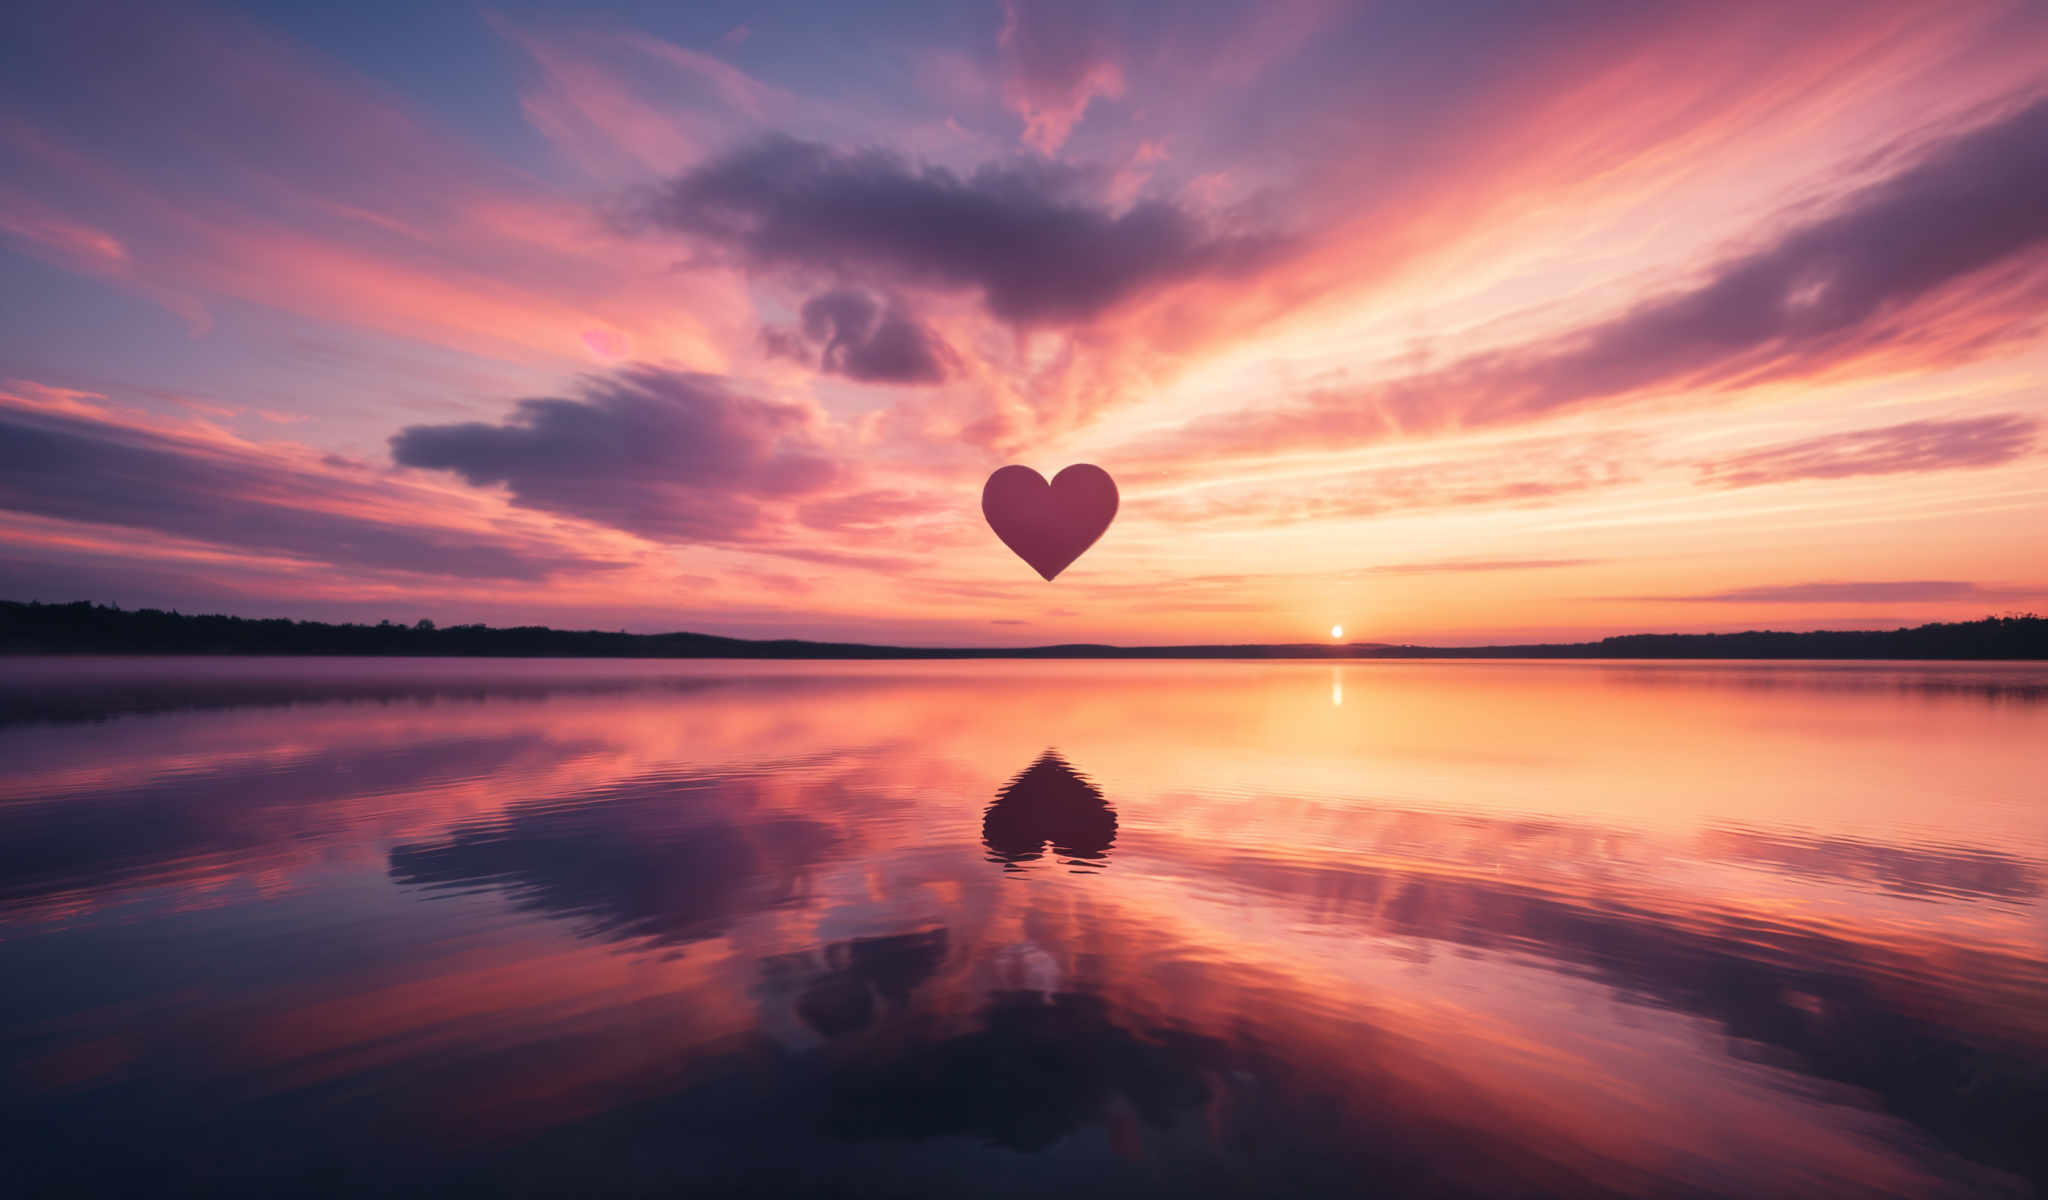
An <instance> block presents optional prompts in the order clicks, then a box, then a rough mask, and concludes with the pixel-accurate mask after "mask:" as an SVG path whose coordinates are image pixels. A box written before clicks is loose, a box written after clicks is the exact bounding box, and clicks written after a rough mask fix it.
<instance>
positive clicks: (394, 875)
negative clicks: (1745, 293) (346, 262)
mask: <svg viewBox="0 0 2048 1200" xmlns="http://www.w3.org/2000/svg"><path fill="white" fill-rule="evenodd" d="M2043 747H2048V669H2044V668H2042V667H2040V666H2036V665H1969V666H1960V665H1953V664H1888V663H1854V664H1849V663H1840V664H1830V663H1779V664H1741V663H1643V662H1633V663H1631V662H1616V663H1598V664H1592V663H1572V662H1513V663H1507V662H1484V661H1472V662H1365V663H1346V664H1343V665H1335V666H1333V665H1331V664H1329V663H1327V662H1281V663H1274V662H1259V663H1251V662H1194V663H1176V662H1106V663H1105V662H1095V663H1061V662H1005V663H975V662H950V663H901V662H898V663H850V664H817V663H794V662H789V663H697V662H676V661H665V662H634V661H625V662H599V663H593V662H563V661H469V660H465V661H455V660H261V659H245V660H237V659H205V660H132V659H131V660H117V659H93V660H85V659H80V660H24V659H15V660H8V661H6V662H5V664H4V671H0V980H4V981H5V984H4V986H0V1158H4V1159H5V1160H6V1161H7V1162H8V1163H10V1164H12V1165H11V1166H10V1172H11V1173H14V1174H15V1175H16V1176H17V1177H18V1178H20V1179H22V1180H24V1181H25V1183H26V1190H27V1194H32V1195H33V1194H60V1193H61V1194H70V1193H75V1192H77V1191H79V1190H82V1189H91V1188H98V1189H102V1190H106V1191H120V1192H143V1191H147V1192H149V1193H152V1194H160V1193H162V1192H165V1191H170V1192H179V1193H194V1192H204V1193H209V1194H223V1193H227V1194H249V1195H255V1194H266V1195H268V1194H278V1193H280V1192H284V1191H290V1192H295V1193H303V1192H309V1191H310V1192H323V1191H324V1192H335V1193H350V1194H355V1193H361V1192H365V1191H384V1192H398V1193H415V1192H416V1193H428V1192H432V1193H436V1194H450V1193H460V1192H463V1191H472V1190H473V1191H477V1192H503V1191H508V1190H509V1191H520V1192H536V1191H546V1192H564V1191H566V1192H576V1193H582V1194H632V1193H650V1192H673V1191H678V1190H682V1191H689V1190H693V1189H694V1190H695V1191H696V1192H698V1193H699V1194H702V1193H706V1192H710V1193H717V1192H723V1191H734V1192H737V1191H741V1190H745V1191H748V1192H750V1193H753V1194H778V1193H792V1194H795V1193H803V1194H812V1193H814V1192H816V1191H819V1190H826V1191H852V1192H862V1193H864V1194H876V1195H906V1194H907V1195H926V1194H928V1195H986V1194H1011V1193H1025V1192H1042V1191H1049V1190H1055V1189H1057V1190H1058V1191H1060V1192H1063V1193H1067V1194H1077V1195H1096V1194H1105V1195H1107V1194H1117V1195H1133V1194H1162V1195H1164V1194H1173V1195H1202V1194H1246V1193H1258V1194H1286V1193H1289V1192H1306V1191H1311V1190H1313V1191H1320V1192H1341V1193H1343V1194H1354V1193H1356V1192H1358V1191H1360V1190H1369V1191H1370V1190H1377V1191H1380V1192H1386V1193H1391V1194H1428V1195H1492V1194H1516V1195H1532V1194H1533V1195H1560V1196H1563V1195H1573V1196H1576V1195H1588V1194H1601V1193H1609V1194H1616V1195H1642V1194H1659V1195H1669V1194H1708V1195H1730V1196H1738V1195H1739V1196H1750V1195H1757V1194H1806V1195H1823V1194H1824V1195H1986V1194H1989V1195H2029V1194H2036V1193H2038V1192H2039V1191H2040V1190H2041V1189H2043V1188H2044V1187H2048V1150H2044V1149H2043V1147H2044V1146H2048V919H2044V914H2048V907H2044V900H2043V897H2044V889H2048V805H2044V804H2043V803H2042V795H2043V790H2042V785H2041V777H2042V766H2043Z"/></svg>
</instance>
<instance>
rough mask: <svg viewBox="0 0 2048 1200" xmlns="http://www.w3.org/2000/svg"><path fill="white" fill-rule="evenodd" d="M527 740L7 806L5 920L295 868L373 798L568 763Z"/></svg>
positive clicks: (186, 771)
mask: <svg viewBox="0 0 2048 1200" xmlns="http://www.w3.org/2000/svg"><path fill="white" fill-rule="evenodd" d="M579 749H581V747H578V746H571V745H552V744H539V745H537V744H535V743H534V742H533V740H532V739H530V738H526V737H523V736H516V735H514V736H501V737H477V736H472V737H456V738H445V739H437V740H424V739H422V740H420V741H416V742H412V743H407V744H402V745H396V746H374V747H359V746H350V747H345V748H339V749H332V750H325V749H323V750H317V751H313V752H301V753H299V754H296V755H294V756H292V757H289V758H283V759H282V760H281V761H279V760H270V761H266V760H264V759H260V758H258V759H255V760H254V761H251V760H250V759H248V758H223V759H222V760H220V761H214V762H204V763H200V762H191V761H185V762H179V761H176V760H173V761H170V762H168V763H166V764H165V766H164V769H163V771H162V773H161V774H159V775H157V776H155V777H153V778H145V779H142V780H139V781H136V782H134V783H132V784H129V785H128V786H118V787H105V786H102V785H100V784H99V783H98V781H97V780H90V779H89V780H87V781H86V782H85V783H84V784H83V785H82V786H81V785H78V784H74V785H73V786H71V787H69V788H66V789H62V790H55V791H51V792H49V793H45V794H43V795H38V796H35V797H33V798H32V799H30V800H27V801H10V802H7V803H0V911H4V910H7V909H12V908H15V907H17V906H23V905H33V904H35V903H38V902H41V901H47V900H51V899H53V898H60V897H65V896H75V895H78V894H88V893H89V894H94V895H95V896H96V898H98V899H107V898H109V894H110V893H115V892H119V891H123V890H127V889H132V888H139V887H145V886H153V885H158V884H163V883H168V882H176V881H179V880H182V879H190V878H203V877H206V876H208V875H214V874H218V875H227V874H232V873H235V872H250V871H254V870H257V869H260V868H263V867H268V866H276V865H281V864H284V863H289V862H292V861H294V860H295V859H297V858H301V857H305V856H308V855H310V854H311V853H313V849H312V848H313V847H316V846H319V845H321V844H323V843H334V842H338V841H341V840H343V839H344V838H346V837H347V836H348V835H349V834H350V832H351V825H352V824H353V823H354V822H355V821H356V820H358V819H360V814H358V813H357V812H355V811H354V809H352V807H351V804H352V802H355V801H360V800H363V799H365V798H368V797H375V796H379V795H383V794H389V793H404V792H406V791H408V790H412V789H422V788H426V787H429V786H432V785H434V784H437V783H440V782H443V781H445V780H448V779H451V778H457V777H460V776H463V775H466V774H490V773H495V772H500V771H507V770H510V769H513V768H515V767H520V766H528V765H530V764H532V763H534V762H536V761H538V762H552V761H556V760H559V759H562V758H566V757H569V756H570V755H572V754H574V753H576V752H577V751H578V750H579Z"/></svg>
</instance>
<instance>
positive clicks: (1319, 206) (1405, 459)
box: [0, 0, 2048, 645]
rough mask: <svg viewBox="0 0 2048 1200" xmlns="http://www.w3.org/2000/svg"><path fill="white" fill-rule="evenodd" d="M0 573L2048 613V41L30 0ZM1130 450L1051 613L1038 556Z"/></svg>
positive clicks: (712, 592) (301, 598)
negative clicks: (1020, 543)
mask: <svg viewBox="0 0 2048 1200" xmlns="http://www.w3.org/2000/svg"><path fill="white" fill-rule="evenodd" d="M0 314H4V320H0V598H4V599H15V600H28V599H40V600H46V601H49V600H76V599H90V600H97V601H102V602H109V603H119V604H121V605H123V606H124V607H140V606H157V607H176V608H179V609H182V610H185V611H225V612H233V613H238V614H243V615H250V616H290V617H301V618H319V619H349V620H363V619H367V620H372V621H374V620H377V619H380V618H391V619H394V620H403V621H407V622H410V621H413V620H416V619H418V618H421V617H427V618H431V619H433V620H435V621H437V622H439V623H442V624H451V623H460V622H468V621H487V622H490V623H492V624H517V623H547V624H552V625H557V626H573V627H598V628H607V629H612V628H626V629H633V630H639V631H657V630H673V629H691V630H701V631H705V632H712V633H723V634H732V635H738V636H783V635H788V636H801V637H833V638H850V639H861V640H874V641H891V642H901V643H912V644H954V645H958V644H1013V643H1039V642H1055V641H1072V640H1106V641H1119V642H1199V641H1314V640H1327V638H1328V637H1329V633H1330V628H1331V626H1333V625H1339V624H1341V625H1342V626H1343V628H1344V630H1345V632H1346V636H1347V637H1349V638H1352V639H1357V640H1361V641H1420V642H1438V643H1475V642H1490V641H1500V640H1567V639H1579V638H1588V637H1598V636H1603V635H1606V634H1611V633H1623V632H1635V631H1650V630H1657V631H1681V630H1682V631H1710V630H1728V629H1748V628H1759V627H1771V628H1846V627H1890V626H1895V625H1901V624H1916V623H1920V622H1924V621H1935V620H1950V619H1969V618H1975V617H1981V616H1985V615H1988V614H1992V613H2001V612H2013V611H2027V610H2035V611H2040V610H2044V609H2048V433H2044V431H2043V429H2042V426H2043V424H2044V422H2048V6H2044V5H2040V4H2024V3H2016V4H1972V3H1963V2H1956V3H1928V2H1927V0H1911V2H1908V3H1890V2H1887V0H1857V2H1856V3H1853V4H1850V3H1843V4H1832V3H1822V2H1811V3H1800V4H1792V5H1783V4H1745V3H1702V4H1697V5H1690V6H1681V5H1677V4H1639V3H1622V2H1617V3H1611V4H1608V3H1577V4H1550V5H1540V6H1539V5H1529V4H1515V3H1498V4H1476V3H1475V4H1443V3H1383V4H1370V5H1367V4H1354V3H1320V2H1307V3H1296V2H1291V0H1266V2H1260V3H1247V4H1242V5H1221V4H1189V3H1162V4H1149V5H1121V4H1115V5H1113V4H1098V3H1073V4H1068V3H1054V4H1047V3H1030V2H1026V0H1012V2H1010V3H990V4H986V5H982V4H973V3H964V4H956V3H940V4H929V5H917V4H893V5H887V6H882V5H847V4H834V3H813V4H808V5H797V4H781V3H747V4H737V3H734V4H726V3H690V4H653V3H647V4H640V3H623V2H621V3H610V4H579V5H576V6H574V8H573V10H572V9H571V8H570V7H569V6H566V5H562V6H552V5H537V4H530V3H524V2H520V0H512V2H509V3H499V4H489V5H470V4H453V3H451V4H431V5H415V4H411V3H362V4H354V5H345V6H344V5H317V6H316V5H300V4H296V3H292V4H276V5H257V4H251V5H244V6H238V7H230V6H220V7H206V6H200V5H186V4H177V5H138V6H134V7H111V8H105V7H100V6H96V5H92V4H61V5H60V4H21V5H11V6H7V7H6V9H5V11H4V13H0ZM1075 462H1092V463H1096V464H1099V465H1101V466H1102V467H1103V468H1105V469H1106V470H1108V471H1109V472H1110V473H1111V474H1112V475H1113V476H1114V477H1115V478H1116V480H1117V482H1118V485H1119V487H1120V489H1121V492H1122V507H1121V510H1120V512H1119V515H1118V518H1117V520H1116V523H1115V524H1114V525H1113V526H1112V527H1111V528H1110V530H1109V532H1108V533H1107V534H1105V535H1104V536H1103V538H1102V540H1101V541H1100V542H1098V543H1097V544H1096V545H1095V547H1094V548H1093V549H1092V550H1091V551H1089V553H1088V554H1086V555H1085V556H1083V557H1082V558H1081V559H1080V560H1079V561H1078V562H1077V563H1075V564H1074V565H1073V566H1072V567H1070V568H1069V569H1068V570H1067V571H1066V572H1065V573H1064V574H1062V575H1060V576H1059V578H1058V579H1057V580H1056V581H1054V582H1051V583H1047V582H1045V581H1043V580H1041V579H1040V578H1039V577H1038V576H1037V575H1036V574H1035V573H1034V572H1033V571H1032V570H1031V569H1030V568H1029V567H1028V566H1026V565H1025V564H1024V563H1023V562H1021V561H1019V560H1018V559H1017V558H1016V557H1015V556H1013V555H1012V554H1011V553H1010V552H1009V551H1008V550H1006V549H1005V548H1004V547H1003V546H1002V544H1001V543H1000V542H998V541H997V539H996V538H995V536H994V535H993V534H992V533H991V532H990V531H989V529H988V528H987V526H986V525H985V524H984V523H983V520H982V516H981V511H980V507H979V500H980V491H981V485H982V481H983V480H984V479H985V478H986V477H987V476H988V475H989V473H990V472H991V471H993V470H994V469H995V468H996V467H999V466H1001V465H1004V464H1006V463H1023V464H1025V465H1028V466H1031V467H1034V468H1036V469H1037V470H1039V471H1040V472H1042V473H1043V474H1045V475H1047V476H1051V475H1052V474H1053V473H1054V472H1056V471H1057V470H1059V469H1060V468H1061V467H1064V466H1066V465H1067V464H1069V463H1075Z"/></svg>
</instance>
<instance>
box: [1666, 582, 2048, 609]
mask: <svg viewBox="0 0 2048 1200" xmlns="http://www.w3.org/2000/svg"><path fill="white" fill-rule="evenodd" d="M2040 594H2041V592H2040V591H2038V590H2029V589H2026V588H1987V587H1982V586H1979V585H1977V584H1974V583H1966V582H1963V581H1960V580H1954V579H1894V580H1879V581H1875V582H1860V583H1835V582H1822V583H1786V584H1775V585H1768V586H1763V587H1747V588H1735V589H1732V590H1730V591H1725V592H1714V593H1711V594H1709V595H1705V596H1637V597H1632V599H1638V600H1679V601H1683V602H1685V603H1688V604H1897V603H1904V604H1913V603H1922V602H1927V603H1932V602H1937V601H1943V600H2013V599H2024V598H2026V597H2029V596H2038V595H2040Z"/></svg>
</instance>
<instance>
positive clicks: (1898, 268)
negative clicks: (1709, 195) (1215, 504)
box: [1158, 100, 2048, 454]
mask: <svg viewBox="0 0 2048 1200" xmlns="http://www.w3.org/2000/svg"><path fill="white" fill-rule="evenodd" d="M2044 245H2048V100H2042V101H2038V102H2036V103H2034V104H2032V105H2030V106H2028V107H2026V108H2023V109H2020V110H2018V111H2017V112H2013V113H2010V114H2008V115H2006V116H2004V117H2003V118H2001V119H1998V120H1995V121H1992V122H1990V123H1989V124H1986V125H1983V126H1980V127H1977V128H1974V129H1971V130H1969V131H1967V132H1965V133H1961V134H1959V135H1957V136H1954V137H1952V138H1950V139H1948V140H1947V141H1945V142H1942V143H1941V144H1939V145H1937V146H1936V147H1935V148H1934V149H1933V150H1932V151H1931V152H1929V153H1927V154H1926V155H1925V156H1923V157H1922V158H1921V159H1920V160H1919V161H1918V162H1916V163H1915V164H1914V165H1912V166H1910V167H1907V168H1906V169H1904V170H1903V171H1901V172H1899V173H1898V174H1896V175H1894V176H1893V177H1891V178H1890V179H1887V180H1885V181H1883V182H1881V183H1878V184H1875V185H1873V186H1871V187H1868V188H1865V189H1864V190H1862V191H1860V192H1858V193H1856V194H1855V195H1853V196H1851V197H1850V198H1849V199H1848V200H1847V201H1846V202H1845V203H1844V204H1843V205H1842V206H1841V207H1840V208H1839V209H1838V210H1837V211H1835V212H1834V213H1833V214H1832V215H1829V216H1826V217H1823V218H1821V219H1819V220H1817V221H1814V222H1811V223H1809V224H1807V225H1805V226H1803V227H1800V228H1797V229H1794V230H1793V231H1791V232H1789V233H1787V234H1785V235H1784V236H1783V237H1780V238H1779V239H1777V240H1776V241H1775V242H1773V243H1772V244H1770V245H1769V246H1766V247H1764V248H1763V249H1760V250H1757V251H1755V252H1753V253H1750V254H1747V255H1744V256H1741V257H1738V258H1735V259H1733V260H1732V261H1729V262H1726V263H1723V264H1721V265H1720V266H1719V268H1718V269H1716V270H1715V271H1714V273H1713V274H1712V276H1711V277H1710V278H1709V280H1708V281H1707V282H1706V283H1704V284H1701V285H1700V286H1698V287H1694V288H1690V289H1687V290H1683V291H1678V292H1673V293H1669V294H1666V295H1664V296H1661V297H1658V298H1655V299H1652V300H1649V301H1647V302H1645V303H1643V304H1641V305H1638V306H1637V307H1636V308H1635V309H1633V310H1632V311H1630V312H1628V313H1626V314H1624V315H1623V316H1620V317H1617V318H1615V319H1613V320H1610V321H1606V322H1603V323H1599V324H1595V325H1592V326H1590V327H1588V328H1585V329H1583V330H1580V331H1577V332H1575V333H1572V334H1569V335H1566V336H1564V337H1560V338H1556V339H1552V340H1548V341H1544V342H1540V343H1535V344H1531V345H1526V346H1522V347H1518V348H1514V349H1509V350H1502V351H1495V352H1490V353H1485V354H1478V355H1473V356H1471V357H1469V358H1466V359H1464V360H1462V361H1460V362H1457V363H1454V364H1452V365H1451V366H1449V367H1447V368H1444V369H1442V370H1437V371H1431V372H1427V373H1424V374H1420V375H1412V376H1408V377H1405V378H1401V379H1396V380H1393V381H1391V382H1387V383H1382V384H1375V385H1372V386H1369V387H1365V388H1362V389H1333V390H1329V391H1326V392H1321V393H1317V394H1315V395H1312V396H1311V397H1309V398H1308V400H1307V401H1306V402H1305V403H1302V404H1299V405H1296V406H1293V407H1291V408H1284V409H1280V410H1277V411H1268V412H1265V413H1255V414H1242V413H1238V414H1231V415H1229V416H1227V417H1215V418H1210V419H1207V420H1203V421H1199V422H1196V423H1195V424H1193V425H1191V426H1190V427H1189V428H1188V429H1187V430H1186V431H1185V432H1184V433H1182V434H1180V435H1178V436H1176V437H1173V438H1172V439H1170V441H1169V443H1168V444H1166V445H1164V446H1162V447H1159V448H1158V449H1160V450H1162V451H1164V452H1167V453H1171V454H1179V453H1189V452H1202V453H1216V452H1219V451H1221V452H1247V451H1249V452H1256V451H1262V450H1277V449H1284V448H1289V447H1294V446H1302V445H1315V446H1319V447H1325V448H1327V447H1328V446H1330V445H1331V444H1332V443H1333V442H1335V443H1341V442H1344V441H1353V442H1358V441H1371V440H1375V439H1378V438H1382V437H1388V436H1393V435H1395V434H1398V433H1401V432H1404V431H1410V430H1428V429H1439V428H1444V427H1447V426H1467V427H1470V426H1484V425H1492V424H1501V423H1507V422H1513V421H1523V420H1532V419H1535V418H1539V417H1542V416H1545V415H1548V414H1550V413H1553V412H1557V411H1562V410H1566V409H1571V408H1575V407H1579V406H1582V405H1585V404H1587V403H1591V402H1593V401H1597V400H1603V399H1616V398H1624V397H1628V396H1632V395H1635V394H1638V393H1641V392H1643V391H1646V390H1649V389H1654V388H1679V387H1700V386H1710V385H1717V384H1726V383H1729V382H1733V381H1741V382H1754V381H1756V380H1760V379H1765V378H1774V377H1782V376H1786V375H1790V374H1794V373H1796V372H1799V371H1802V370H1810V369H1815V368H1818V367H1822V366H1826V365H1828V364H1831V363H1834V362H1838V361H1843V360H1845V359H1848V358H1853V357H1855V356H1856V355H1858V354H1861V353H1864V352H1867V351H1870V350H1873V349H1876V348H1878V347H1881V346H1885V345H1896V344H1899V343H1900V342H1901V341H1902V340H1904V341H1911V340H1912V338H1913V337H1915V336H1920V335H1923V334H1925V333H1926V332H1927V331H1926V330H1925V329H1914V328H1910V327H1904V326H1901V325H1900V324H1899V322H1898V320H1897V318H1898V316H1899V314H1900V313H1902V312H1903V311H1904V310H1906V309H1907V308H1908V307H1909V306H1911V305H1913V304H1915V303H1916V302H1918V301H1921V300H1923V299H1927V298H1929V297H1931V296H1933V295H1934V294H1935V293H1937V292H1939V291H1943V290H1944V289H1947V288H1948V287H1949V286H1950V285H1952V284H1954V283H1956V282H1957V281H1959V280H1961V279H1963V278H1964V277H1966V276H1969V275H1971V274H1973V273H1974V272H1977V271H1980V270H1983V269H1985V268H1988V267H1993V266H1996V265H1998V264H2001V263H2008V262H2013V261H2017V260H2018V259H2019V258H2020V257H2021V256H2023V255H2028V254H2031V253H2033V252H2034V251H2037V250H2039V249H2040V248H2041V247H2043V246H2044ZM1967 306H1968V302H1967V301H1966V300H1958V301H1957V302H1956V304H1955V305H1953V306H1952V307H1953V308H1955V309H1956V310H1958V311H1960V310H1961V309H1964V308H1967ZM1945 315H1947V314H1943V313H1935V314H1932V316H1930V317H1928V318H1927V320H1929V321H1931V322H1935V323H1939V322H1941V321H1943V320H1944V317H1945ZM2009 318H2010V314H2007V316H2005V317H1998V318H1997V319H1996V320H1994V321H1992V322H1990V323H1989V324H1987V325H1986V327H1985V328H1981V329H1968V330H1964V332H1966V333H1967V334H1968V335H1969V336H1970V337H1971V338H1973V339H1976V340H1983V339H1986V338H1996V337H1998V336H2010V335H2011V334H2012V333H2014V332H2017V330H2018V328H2019V327H2018V326H2016V325H2013V324H2012V322H2011V320H2010V319H2009ZM1954 321H1955V322H1958V323H1961V324H1967V323H1968V322H1969V321H1970V317H1969V316H1968V314H1966V313H1965V314H1962V315H1958V316H1955V317H1954ZM1958 328H1960V325H1958ZM2001 331H2003V334H2002V333H2001Z"/></svg>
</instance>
